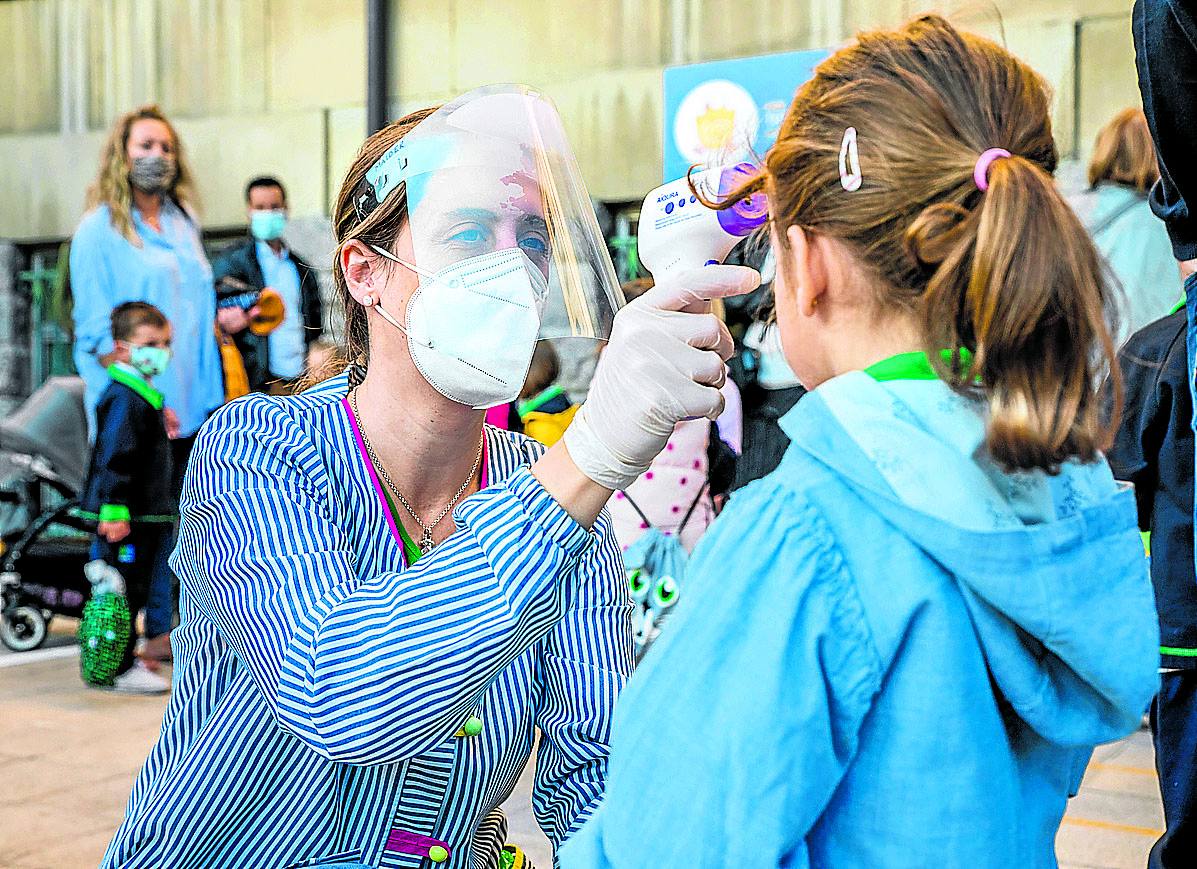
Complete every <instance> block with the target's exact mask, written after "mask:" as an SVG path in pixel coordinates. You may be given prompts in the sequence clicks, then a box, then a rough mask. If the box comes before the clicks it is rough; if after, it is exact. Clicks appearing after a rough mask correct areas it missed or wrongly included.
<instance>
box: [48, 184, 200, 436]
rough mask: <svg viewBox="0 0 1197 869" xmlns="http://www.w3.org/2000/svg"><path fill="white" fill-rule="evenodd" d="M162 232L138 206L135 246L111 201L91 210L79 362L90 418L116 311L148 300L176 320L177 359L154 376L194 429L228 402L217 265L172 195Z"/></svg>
mask: <svg viewBox="0 0 1197 869" xmlns="http://www.w3.org/2000/svg"><path fill="white" fill-rule="evenodd" d="M159 223H160V226H161V231H158V230H155V229H154V228H153V227H151V226H149V224H147V223H146V222H145V221H144V220H143V219H142V218H141V214H140V213H139V212H138V211H137V210H136V209H134V212H133V225H134V227H135V228H136V230H137V235H138V237H139V238H141V241H142V247H140V248H139V247H136V246H134V245H132V244H130V243H129V241H128V240H127V239H126V238H125V237H124V236H122V235H121V234H120V233H119V232H117V231H116V229H115V228H114V227H113V226H112V222H111V220H110V219H109V211H108V207H107V206H104V205H101V206H100V207H99V208H96V209H95V210H94V211H91V212H89V213H88V214H87V215H86V216H84V218H83V220H82V222H81V223H80V224H79V228H78V229H77V230H76V231H75V237H74V239H73V240H72V241H71V260H70V266H71V289H72V293H73V295H74V302H75V307H74V320H75V368H76V369H77V370H78V371H79V374H80V376H81V377H82V378H83V382H84V384H85V387H86V392H85V402H86V407H87V413H88V420H89V422H90V424H91V427H92V428H93V429H94V427H95V418H94V414H95V406H96V402H97V401H98V400H99V398H100V393H101V392H103V391H104V389H105V387H106V386H107V385H108V376H107V374H106V373H105V371H104V368H103V366H101V365H100V363H99V361H98V360H97V359H96V357H97V355H102V354H104V353H107V352H109V351H110V350H111V349H112V325H111V320H110V318H111V315H112V310H113V309H114V308H115V307H116V306H117V305H119V304H121V303H122V302H133V301H138V302H149V303H150V304H151V305H154V306H155V307H157V308H158V309H160V310H161V311H162V313H163V314H164V315H166V318H167V319H168V320H170V323H171V327H172V329H173V336H172V340H173V344H172V350H173V353H174V355H173V358H172V359H171V362H170V365H169V366H167V369H166V371H165V372H164V373H163V374H161V375H159V376H158V377H156V378H154V384H155V385H156V386H157V387H158V388H159V389H161V390H162V393H163V395H164V396H165V398H166V406H167V407H168V408H170V409H172V410H173V411H174V412H175V413H176V414H177V415H178V417H179V425H180V429H181V430H180V434H181V435H182V436H183V437H187V436H189V435H193V434H195V432H196V431H197V430H198V429H199V427H200V426H201V425H202V424H203V422H204V420H205V419H207V418H208V416H209V415H210V414H211V413H212V411H214V410H215V409H216V408H218V407H219V406H220V405H221V403H222V402H223V401H224V377H223V373H222V370H221V364H220V353H219V350H218V349H217V346H216V335H215V331H214V329H215V324H216V293H215V290H214V289H213V285H212V268H211V266H209V265H208V258H207V256H205V254H204V249H203V245H202V244H201V243H200V235H199V229H198V227H197V226H196V224H195V222H194V221H193V220H192V218H191V217H189V216H188V215H187V214H185V213H184V212H183V211H182V209H180V208H179V207H178V206H177V205H175V204H174V202H172V201H170V200H167V201H166V202H164V203H163V205H162V210H161V212H160V214H159Z"/></svg>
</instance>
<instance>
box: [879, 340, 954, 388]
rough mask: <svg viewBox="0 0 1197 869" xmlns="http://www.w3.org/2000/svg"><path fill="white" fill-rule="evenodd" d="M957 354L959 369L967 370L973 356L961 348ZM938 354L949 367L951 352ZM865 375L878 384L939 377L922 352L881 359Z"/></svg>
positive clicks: (916, 351)
mask: <svg viewBox="0 0 1197 869" xmlns="http://www.w3.org/2000/svg"><path fill="white" fill-rule="evenodd" d="M957 352H958V353H959V355H960V364H961V367H963V368H964V369H965V370H968V367H969V365H970V364H971V363H972V360H973V354H972V353H971V352H970V351H969V350H967V349H966V348H964V347H961V348H960V350H959V351H957ZM939 354H940V356H941V357H942V358H943V361H944V363H945V364H946V365H948V366H951V364H952V356H953V353H952V351H951V350H940V351H939ZM865 374H867V375H869V376H870V377H872V378H873V379H874V380H876V381H877V382H878V383H885V382H886V381H887V380H937V379H938V378H939V375H937V374H936V373H935V369H934V368H933V367H931V360H930V359H928V358H927V354H926V353H924V352H923V351H922V350H914V351H912V352H910V353H899V354H897V355H896V356H890V357H889V358H888V359H882V360H881V361H880V362H874V363H873V364H872V365H870V366H869V367H868V368H866V369H865Z"/></svg>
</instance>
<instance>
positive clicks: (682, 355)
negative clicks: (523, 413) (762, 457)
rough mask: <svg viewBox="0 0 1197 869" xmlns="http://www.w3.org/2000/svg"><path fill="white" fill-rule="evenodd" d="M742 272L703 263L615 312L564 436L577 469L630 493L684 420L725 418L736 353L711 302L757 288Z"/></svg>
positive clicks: (751, 274) (752, 274)
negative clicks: (725, 390) (724, 390)
mask: <svg viewBox="0 0 1197 869" xmlns="http://www.w3.org/2000/svg"><path fill="white" fill-rule="evenodd" d="M760 282H761V276H760V274H758V273H757V272H756V271H755V270H754V269H750V268H745V267H744V266H723V265H713V266H705V267H704V268H701V269H693V270H690V271H686V272H683V273H681V274H679V275H678V276H677V277H676V278H670V279H669V280H667V281H666V282H665V283H663V284H658V285H657V286H656V287H653V288H652V289H651V290H649V291H648V292H647V293H645V294H644V295H643V296H641V297H640V298H638V299H636V300H635V301H634V302H631V303H629V304H628V305H627V306H626V307H624V308H623V309H622V310H620V312H619V313H618V314H616V315H615V324H614V326H613V327H612V329H611V340H610V342H609V343H608V344H607V349H606V350H604V351H603V357H602V359H601V360H599V364H598V368H597V370H596V371H595V374H594V380H593V381H592V382H591V384H590V394H589V396H588V397H587V398H586V403H585V404H583V405H582V407H581V408H580V409H579V410H578V413H577V415H576V416H575V417H574V419H573V422H572V423H571V424H570V426H569V428H568V429H566V430H565V446H566V449H568V450H569V454H570V457H571V458H572V459H573V461H574V464H576V465H577V466H578V469H579V470H580V471H581V472H582V473H583V474H585V475H586V476H587V477H589V478H590V479H592V480H594V482H596V483H598V484H599V485H600V486H605V487H606V488H608V489H625V488H627V487H628V486H630V485H631V484H632V482H633V481H634V480H635V479H636V478H637V477H639V476H640V475H641V474H642V473H644V471H645V470H647V469H648V466H649V465H650V464H652V461H653V459H655V458H656V457H657V454H658V453H659V452H661V450H662V449H664V448H665V443H666V441H668V440H669V436H670V435H672V434H673V428H674V426H675V425H677V424H678V423H679V422H681V421H682V420H683V419H695V418H697V417H701V416H705V417H707V418H708V419H715V417H717V416H719V414H720V413H722V412H723V396H722V395H721V394H720V392H719V388H720V387H721V386H723V382H724V379H725V377H726V368H725V367H724V363H725V362H726V361H727V360H728V359H729V358H731V355H732V349H733V348H732V338H731V335H730V334H729V333H728V331H727V327H726V326H724V325H723V323H721V322H720V321H719V319H718V318H717V317H715V316H714V315H713V314H711V313H710V304H709V303H708V302H709V300H710V299H717V298H725V297H727V296H738V295H741V294H743V293H749V292H752V290H754V289H756V287H757V286H758V285H759V284H760Z"/></svg>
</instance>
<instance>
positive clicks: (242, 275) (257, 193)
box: [212, 175, 324, 394]
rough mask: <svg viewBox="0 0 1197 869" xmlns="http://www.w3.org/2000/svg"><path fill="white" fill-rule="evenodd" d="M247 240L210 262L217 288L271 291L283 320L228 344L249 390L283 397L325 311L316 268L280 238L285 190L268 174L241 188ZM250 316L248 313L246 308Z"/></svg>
mask: <svg viewBox="0 0 1197 869" xmlns="http://www.w3.org/2000/svg"><path fill="white" fill-rule="evenodd" d="M245 213H246V216H247V217H248V219H249V236H248V237H247V238H246V239H245V241H244V242H243V243H242V244H240V245H238V246H237V247H234V248H233V249H231V250H229V251H226V252H225V253H224V254H222V255H221V256H220V257H218V258H217V259H216V261H215V262H213V264H212V271H213V277H214V278H215V280H216V283H217V285H218V287H219V286H220V284H221V281H223V280H225V279H226V278H232V279H233V280H234V281H236V282H237V286H238V288H239V289H240V286H241V285H244V286H245V287H248V288H249V290H250V291H257V292H260V291H262V290H264V289H266V288H268V287H269V288H270V289H272V290H274V292H276V293H277V294H278V296H279V297H280V298H281V300H282V304H283V317H282V322H281V323H279V324H278V326H276V327H275V328H274V329H273V330H272V331H271V332H270V333H269V334H265V335H261V334H256V333H255V330H252V329H248V328H246V329H241V330H239V331H237V332H236V333H235V334H233V336H232V337H233V341H234V342H235V343H236V345H237V349H238V350H240V351H241V358H242V360H243V362H244V365H245V372H246V377H247V378H248V381H249V388H250V389H251V390H254V391H263V390H271V391H274V392H277V393H280V394H281V393H286V392H288V391H290V390H291V389H292V387H293V386H295V384H296V383H297V382H298V381H299V379H300V377H302V375H303V373H304V369H305V363H306V360H307V352H308V349H309V348H310V347H311V346H312V343H313V342H314V341H316V340H317V339H319V338H320V336H321V335H322V334H323V331H324V327H323V316H324V312H323V309H322V307H321V302H320V286H319V284H318V282H317V280H316V272H315V270H314V269H313V268H312V267H311V266H310V265H308V264H307V263H306V262H304V261H303V259H301V258H300V257H299V256H297V255H296V254H295V252H294V251H293V250H291V248H290V247H289V246H288V245H287V243H286V242H285V241H284V240H283V233H284V232H286V229H287V221H288V219H289V217H290V211H289V209H288V205H287V190H286V188H285V187H283V183H282V182H281V181H279V180H278V179H277V178H274V177H273V176H270V175H261V176H259V177H257V178H254V179H252V180H250V182H249V183H248V184H246V185H245ZM248 310H249V313H250V314H251V316H252V314H253V309H252V308H250V309H248Z"/></svg>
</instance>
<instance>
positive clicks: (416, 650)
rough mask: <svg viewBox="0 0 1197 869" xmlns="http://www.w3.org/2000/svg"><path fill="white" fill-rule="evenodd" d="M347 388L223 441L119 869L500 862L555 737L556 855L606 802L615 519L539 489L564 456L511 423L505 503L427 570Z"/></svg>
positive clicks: (498, 498)
mask: <svg viewBox="0 0 1197 869" xmlns="http://www.w3.org/2000/svg"><path fill="white" fill-rule="evenodd" d="M346 390H347V382H346V377H345V376H344V375H342V376H340V377H337V378H334V379H333V380H331V381H329V382H327V383H326V384H323V385H322V386H320V387H318V388H317V389H314V390H310V391H308V392H306V393H304V394H302V395H300V396H296V397H292V398H282V399H280V398H270V397H266V396H262V395H250V396H246V397H245V398H243V399H241V400H239V401H236V402H233V403H232V404H230V405H228V406H226V407H225V408H224V409H222V410H221V411H220V412H219V413H218V414H217V416H216V417H214V418H213V420H212V421H211V422H210V423H209V424H208V425H207V426H205V427H204V429H203V430H202V432H201V434H200V437H199V441H198V443H197V445H196V449H195V453H194V455H193V457H192V460H191V466H190V470H189V472H188V475H187V484H186V487H185V490H184V494H183V503H182V514H183V521H182V527H181V530H180V537H179V546H178V549H177V550H176V551H175V554H174V556H173V558H172V566H173V567H174V569H175V571H176V572H177V573H178V574H179V578H180V581H181V584H182V589H183V593H182V598H181V610H182V624H181V625H180V626H179V628H178V629H177V630H176V631H175V633H174V634H173V635H172V639H173V643H174V648H175V655H176V665H175V666H176V669H175V683H174V692H173V695H172V696H171V699H170V703H169V706H168V707H167V710H166V715H165V718H164V721H163V726H162V733H161V736H160V737H159V740H158V742H157V744H156V745H155V746H154V748H153V750H152V751H151V753H150V756H149V758H148V760H147V761H146V764H145V767H144V768H143V770H142V772H141V774H140V776H139V777H138V779H137V781H136V783H135V784H134V788H133V794H132V796H131V798H130V801H129V806H128V809H127V813H126V817H125V821H124V823H123V824H122V825H121V827H120V829H119V830H118V831H117V834H116V837H115V838H114V839H113V842H112V844H111V845H110V846H109V849H108V853H107V854H106V855H105V858H104V862H103V865H104V866H130V867H131V866H144V867H163V866H169V867H171V869H185V867H289V866H299V865H303V866H307V865H319V863H320V862H322V861H323V862H328V861H330V860H332V859H333V858H334V857H335V858H340V859H342V860H355V861H360V862H363V863H367V864H369V865H372V866H380V867H430V866H432V865H433V864H432V863H431V862H430V860H429V859H428V857H427V853H426V852H425V854H424V855H420V854H400V853H396V852H393V851H387V850H386V840H387V838H388V834H389V833H390V832H391V831H392V829H397V830H403V831H405V832H408V833H412V834H415V835H416V836H424V837H430V838H433V839H436V840H438V841H441V842H443V843H444V844H445V845H446V848H447V850H448V851H449V852H450V856H449V859H448V861H447V862H445V863H442V864H441V865H444V866H448V867H461V869H465V867H470V869H482V867H491V866H494V865H495V864H496V862H497V856H498V849H499V847H500V845H501V844H502V840H503V837H504V835H505V828H506V821H505V820H504V819H503V817H502V814H501V813H500V812H499V811H498V806H499V805H500V804H501V803H502V802H503V801H504V799H505V798H506V797H507V796H508V795H509V794H510V793H511V791H512V789H513V787H514V785H515V782H516V780H517V778H518V777H519V774H520V771H521V769H522V768H523V766H524V764H525V761H526V760H527V759H528V756H529V754H530V752H531V750H532V746H533V742H534V738H535V731H536V730H537V729H539V730H540V733H541V739H540V744H539V747H538V749H537V772H536V784H535V789H534V792H533V808H534V811H535V813H536V816H537V819H538V821H539V822H540V825H541V827H542V828H543V829H544V831H545V834H546V835H547V836H548V837H549V839H550V840H551V841H552V842H553V844H554V846H556V845H557V844H559V843H560V842H561V841H562V840H563V839H564V838H566V837H567V836H568V835H570V834H571V833H572V832H573V831H574V830H576V829H577V828H578V827H580V825H581V823H582V822H583V821H584V820H585V818H586V817H588V816H589V814H590V813H591V811H592V810H593V809H594V807H595V806H596V805H597V803H598V800H599V797H600V795H601V793H602V790H603V784H604V780H605V776H606V769H607V739H608V733H609V727H610V718H611V712H612V708H613V706H614V704H615V699H616V696H617V695H618V693H619V691H620V689H621V688H622V686H623V684H624V682H625V680H626V679H627V677H628V675H629V674H630V672H631V668H632V661H631V648H632V643H631V632H630V626H629V603H628V599H627V595H626V591H625V588H624V581H623V570H622V565H621V561H620V557H619V553H618V551H617V548H616V546H615V543H614V538H613V536H612V535H611V534H610V533H609V532H608V523H607V519H606V517H605V516H603V517H600V519H599V521H598V522H597V523H596V525H595V527H594V530H593V531H591V532H589V533H588V532H586V531H585V530H584V529H582V528H581V527H580V526H579V525H577V524H576V523H575V522H574V521H573V520H572V519H571V518H570V517H569V515H568V514H567V513H566V512H565V511H564V510H563V509H562V508H561V507H560V505H558V504H557V502H556V501H554V500H553V499H552V498H551V497H550V496H549V495H548V493H547V492H545V490H544V489H543V488H542V487H541V486H540V484H539V483H538V482H537V481H536V480H535V479H534V478H533V477H532V475H531V474H530V473H529V471H528V470H527V468H526V465H528V464H530V463H531V461H533V460H534V459H535V458H536V456H537V455H538V454H539V452H540V448H539V447H538V446H537V445H535V444H534V443H533V442H531V441H529V440H528V439H526V438H523V437H522V436H519V435H512V434H510V433H508V432H502V431H499V430H496V429H489V428H488V429H487V433H486V437H487V439H488V441H487V443H488V462H489V464H488V479H489V481H490V483H491V485H490V487H489V488H487V489H485V490H483V491H481V492H479V493H477V494H476V495H473V496H471V497H469V498H467V499H466V500H465V501H463V502H462V503H461V504H460V505H459V506H458V507H457V508H456V510H455V512H454V517H455V519H456V522H457V526H458V530H457V532H456V533H455V534H454V535H453V536H452V537H451V538H449V539H448V540H447V541H445V542H444V543H443V544H441V545H440V546H439V547H438V548H437V549H436V550H435V551H434V552H433V553H432V554H431V555H428V556H426V557H425V558H423V559H421V560H420V561H419V563H418V564H416V565H415V566H413V567H411V568H410V569H404V568H403V556H402V552H401V549H400V547H399V545H398V543H397V542H396V541H395V539H394V538H393V537H392V535H391V534H390V532H389V529H388V527H387V521H386V518H385V514H384V512H383V509H384V508H383V506H382V504H381V503H380V500H379V498H378V496H377V494H376V492H375V490H374V488H373V487H372V484H371V481H370V478H369V476H368V470H367V467H366V465H365V462H364V461H363V457H362V456H361V454H360V452H359V451H358V449H357V448H356V446H355V443H354V438H353V433H352V429H351V427H350V421H349V418H348V416H347V414H346V409H345V406H344V403H343V402H342V399H343V398H344V396H345V394H346ZM470 716H476V717H478V718H480V719H481V721H482V724H483V727H482V731H481V733H480V734H479V735H477V736H475V737H464V736H460V735H455V734H460V728H461V727H462V724H463V722H465V721H466V719H467V718H469V717H470Z"/></svg>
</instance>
